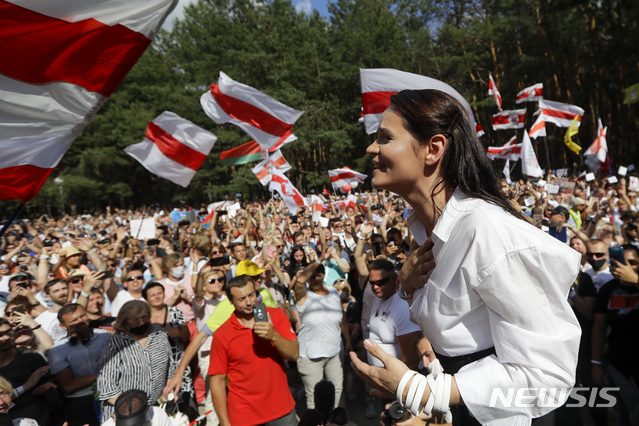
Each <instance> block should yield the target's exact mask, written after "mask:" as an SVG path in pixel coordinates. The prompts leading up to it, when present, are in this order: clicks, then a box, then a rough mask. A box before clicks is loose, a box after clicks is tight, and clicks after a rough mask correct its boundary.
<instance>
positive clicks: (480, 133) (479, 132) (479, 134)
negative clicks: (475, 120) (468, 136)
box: [475, 124, 486, 138]
mask: <svg viewBox="0 0 639 426" xmlns="http://www.w3.org/2000/svg"><path fill="white" fill-rule="evenodd" d="M475 131H476V132H477V137H478V138H481V137H482V136H484V135H485V134H486V132H484V129H483V127H481V126H480V125H479V124H475Z"/></svg>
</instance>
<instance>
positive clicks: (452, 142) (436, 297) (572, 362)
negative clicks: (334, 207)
mask: <svg viewBox="0 0 639 426" xmlns="http://www.w3.org/2000/svg"><path fill="white" fill-rule="evenodd" d="M367 153H368V154H369V155H371V156H373V165H374V168H375V170H374V173H373V180H372V184H373V186H374V187H375V188H377V189H385V190H389V191H392V192H395V193H397V194H399V195H401V196H402V197H403V198H404V199H405V200H406V201H407V202H408V203H409V204H410V205H411V206H412V207H413V209H414V212H413V213H412V214H411V215H410V216H409V217H408V224H409V226H410V229H411V232H412V233H413V235H414V237H415V242H414V243H413V245H412V247H411V255H410V256H409V258H408V260H407V261H406V264H405V265H404V267H403V269H402V271H401V275H400V282H401V284H400V286H399V288H398V292H399V293H400V296H402V297H403V298H405V299H406V300H407V301H408V302H409V304H410V305H411V308H410V309H411V314H412V317H413V318H414V319H415V321H416V322H417V323H418V324H419V325H420V327H421V329H422V330H423V331H424V334H425V335H426V337H427V338H428V339H429V340H430V342H431V344H432V346H433V349H434V350H435V352H436V353H437V358H438V359H440V361H441V364H442V366H443V370H444V371H443V373H441V372H440V374H432V375H429V376H428V378H425V377H424V376H421V375H419V374H416V373H413V372H410V371H409V370H408V367H406V366H405V365H404V364H403V363H402V362H401V361H399V360H397V359H395V358H393V357H390V356H389V355H387V354H385V353H384V352H383V351H381V349H380V348H379V347H378V346H377V345H375V344H374V343H372V342H370V341H369V340H367V341H366V342H365V346H366V347H367V349H368V350H369V352H371V354H373V355H374V356H376V357H377V358H379V359H380V360H381V361H382V362H383V363H384V365H385V367H384V368H379V367H371V366H368V365H367V364H365V363H363V362H361V361H359V360H358V359H357V357H356V356H355V354H354V353H352V354H351V360H352V362H353V365H354V367H355V369H356V371H358V372H359V374H360V375H361V376H362V377H363V378H364V379H365V380H367V382H368V383H369V384H370V385H371V386H373V387H375V388H376V389H377V390H376V391H374V392H375V393H376V394H377V395H379V396H383V397H390V396H392V397H393V398H397V399H399V400H400V402H402V403H403V404H405V405H406V406H407V407H409V408H411V411H413V412H416V411H419V412H422V411H423V412H426V413H428V412H431V411H442V412H446V411H448V410H449V405H450V406H451V407H450V410H451V411H452V413H453V418H454V422H455V424H463V425H464V426H466V425H468V424H478V423H481V424H507V425H525V424H530V422H531V419H532V418H535V417H540V416H542V415H544V414H546V413H548V412H549V411H551V410H552V409H553V408H554V406H559V405H561V404H563V402H564V401H565V399H566V398H567V396H568V394H569V392H570V390H571V389H572V387H573V385H574V380H575V368H576V364H577V351H578V346H579V335H580V328H579V324H578V322H577V320H576V318H575V316H574V314H573V312H572V310H571V308H570V306H569V305H568V303H567V300H566V298H567V294H568V291H569V289H570V286H571V285H572V283H573V281H574V279H575V277H576V276H577V273H578V272H579V258H580V256H579V254H578V253H577V252H574V251H573V250H572V249H570V248H569V247H567V246H566V245H565V244H561V243H559V242H558V240H555V239H554V238H552V237H550V236H549V235H547V234H545V233H544V232H542V231H540V230H539V229H537V228H535V227H533V226H532V225H530V224H528V223H527V222H526V221H524V220H522V219H521V218H520V217H519V215H520V213H518V212H517V211H515V210H514V209H513V207H512V206H511V205H510V204H509V203H508V202H507V201H506V200H505V199H504V198H503V197H502V195H501V193H500V190H499V181H498V178H497V176H496V174H495V172H494V170H493V168H492V165H491V164H490V162H489V160H488V158H487V157H486V153H485V148H483V147H482V145H481V143H479V141H478V139H477V136H476V133H475V128H474V126H473V125H472V124H471V122H470V120H469V118H468V115H467V113H466V112H465V110H464V107H462V105H461V104H460V103H459V102H458V101H456V100H455V99H454V98H453V97H452V96H450V95H448V94H446V93H444V92H441V91H438V90H405V91H402V92H400V93H398V94H397V95H394V96H392V97H391V106H390V107H389V108H388V109H387V110H386V112H384V114H383V116H382V118H381V121H380V125H379V130H378V137H377V140H376V141H375V142H374V143H373V144H372V145H370V146H369V148H368V149H367ZM445 373H449V374H445ZM450 374H454V376H451V375H450ZM524 388H529V389H528V390H525V396H526V398H524V399H525V401H524V402H525V404H521V403H519V404H516V403H515V401H516V400H517V398H511V400H510V402H509V401H505V402H504V400H507V399H508V396H507V395H509V394H512V395H517V394H518V392H519V393H522V391H521V389H524ZM531 389H532V390H531ZM542 389H543V390H542ZM540 390H541V391H540ZM552 392H556V395H558V397H555V399H556V401H554V402H555V404H544V402H548V401H547V400H548V395H549V394H551V393H552ZM502 395H506V397H504V398H503V399H500V398H499V397H501V396H502ZM531 395H532V397H530V396H531ZM519 402H522V401H519ZM544 405H545V406H544ZM548 405H550V406H548ZM469 412H470V415H469Z"/></svg>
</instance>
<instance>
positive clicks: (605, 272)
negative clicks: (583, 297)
mask: <svg viewBox="0 0 639 426" xmlns="http://www.w3.org/2000/svg"><path fill="white" fill-rule="evenodd" d="M586 274H588V275H590V278H592V283H593V284H594V285H595V288H596V289H597V292H599V290H600V289H601V287H603V285H604V284H606V283H607V282H608V281H611V280H613V279H614V278H615V277H613V276H612V274H611V273H610V268H609V267H606V268H605V269H602V270H601V271H595V270H594V269H593V268H590V269H588V270H587V271H586Z"/></svg>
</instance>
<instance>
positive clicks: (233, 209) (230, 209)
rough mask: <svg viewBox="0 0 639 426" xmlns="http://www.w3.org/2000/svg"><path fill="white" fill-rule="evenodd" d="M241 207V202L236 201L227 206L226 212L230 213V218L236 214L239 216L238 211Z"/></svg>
mask: <svg viewBox="0 0 639 426" xmlns="http://www.w3.org/2000/svg"><path fill="white" fill-rule="evenodd" d="M241 208H242V206H241V205H240V203H235V204H232V205H230V206H228V207H227V208H226V212H227V213H228V215H229V218H231V219H233V218H234V217H235V216H237V211H238V210H239V209H241Z"/></svg>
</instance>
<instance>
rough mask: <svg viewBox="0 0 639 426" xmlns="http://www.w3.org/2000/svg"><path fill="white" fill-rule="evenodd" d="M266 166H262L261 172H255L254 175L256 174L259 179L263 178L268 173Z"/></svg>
mask: <svg viewBox="0 0 639 426" xmlns="http://www.w3.org/2000/svg"><path fill="white" fill-rule="evenodd" d="M268 174H269V173H268V168H267V167H266V166H264V169H262V171H261V172H259V173H257V174H256V175H255V176H257V178H258V179H259V180H262V179H263V178H265V177H266V176H267V175H268Z"/></svg>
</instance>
